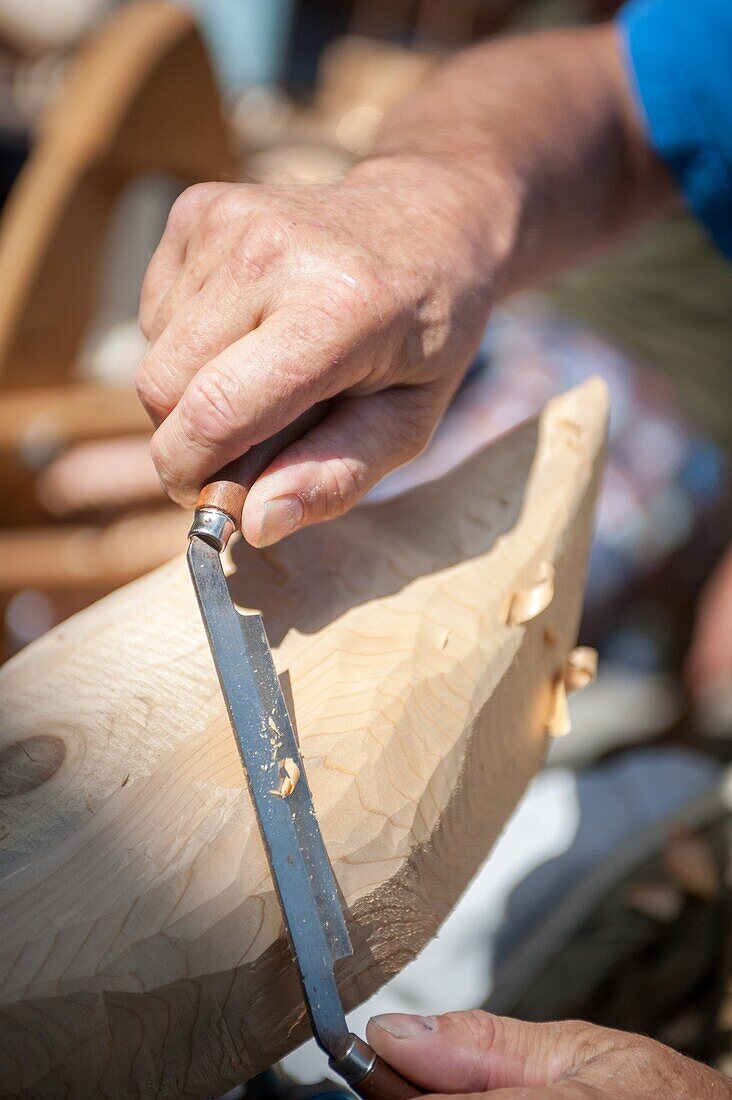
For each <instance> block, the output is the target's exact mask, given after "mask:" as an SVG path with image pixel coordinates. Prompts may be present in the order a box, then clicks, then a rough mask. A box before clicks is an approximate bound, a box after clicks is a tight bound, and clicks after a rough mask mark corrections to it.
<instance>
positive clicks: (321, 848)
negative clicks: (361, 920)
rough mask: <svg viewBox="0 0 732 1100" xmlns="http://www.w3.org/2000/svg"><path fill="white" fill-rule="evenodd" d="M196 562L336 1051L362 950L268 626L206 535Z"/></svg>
mask: <svg viewBox="0 0 732 1100" xmlns="http://www.w3.org/2000/svg"><path fill="white" fill-rule="evenodd" d="M188 567H189V569H190V572H191V577H192V578H193V586H194V588H195V591H196V596H197V598H198V604H199V607H200V609H201V615H202V617H203V622H204V626H205V628H206V633H207V635H208V640H209V643H210V646H211V651H212V653H213V657H214V663H215V665H216V671H217V673H218V677H219V682H220V684H221V690H222V692H223V695H224V699H225V701H226V707H227V710H228V712H229V718H230V720H231V725H232V729H233V732H234V737H235V740H236V743H237V746H238V749H239V755H240V756H241V760H242V763H243V765H244V770H245V773H246V777H247V781H248V786H249V790H250V793H251V796H252V801H253V803H254V808H255V810H256V814H257V819H258V822H259V827H260V830H261V832H262V836H263V839H264V844H265V849H266V851H267V856H268V859H269V863H270V868H271V871H272V878H273V880H274V884H275V887H276V889H277V894H278V897H279V901H280V907H281V909H282V914H283V917H284V921H285V926H286V928H287V932H288V935H289V938H290V944H291V947H292V949H293V953H294V955H295V961H296V963H297V965H298V968H299V970H300V977H301V980H302V983H303V986H304V989H305V994H306V1002H307V1005H308V1011H309V1013H310V1017H311V1021H312V1024H313V1030H314V1031H315V1033H316V1037H317V1038H318V1039H319V1040H320V1041H321V1042H322V1043H323V1044H324V1045H325V1046H326V1048H327V1049H331V1050H332V1048H333V1047H334V1046H337V1045H338V1043H339V1041H340V1039H341V1038H342V1036H343V1035H344V1034H345V1033H346V1031H347V1029H346V1025H345V1017H344V1014H343V1008H342V1005H341V1002H340V998H339V996H338V990H337V987H336V984H335V979H334V977H333V964H334V963H335V961H336V959H340V958H343V957H344V956H346V955H350V954H352V947H351V941H350V938H349V935H348V929H347V928H346V921H345V916H344V914H343V908H342V905H341V901H340V896H339V894H338V887H337V884H336V881H335V876H334V874H333V869H332V867H331V865H330V860H329V859H328V853H327V851H326V848H325V843H324V841H323V836H322V833H321V831H320V826H319V824H318V820H317V818H316V816H315V809H314V807H313V799H312V794H311V792H310V787H309V785H308V780H307V775H306V773H305V768H304V767H303V763H302V758H301V756H300V750H299V747H298V744H297V741H296V739H295V735H294V732H293V729H292V723H291V721H290V716H289V714H288V711H287V706H286V703H285V699H284V696H283V694H282V689H281V687H280V683H279V679H278V677H277V671H276V669H275V666H274V661H273V658H272V652H271V650H270V647H269V643H268V641H267V636H266V634H265V630H264V623H263V622H262V617H261V615H241V614H240V613H239V612H238V611H237V610H236V608H235V607H234V604H233V603H232V600H231V596H230V595H229V589H228V586H227V583H226V578H225V576H224V571H223V568H222V565H221V559H220V557H219V554H218V552H217V551H216V550H215V549H214V548H213V547H212V546H209V545H208V544H207V543H206V542H204V541H203V540H202V539H199V538H196V537H194V538H192V539H191V540H190V543H189V547H188ZM286 757H290V758H291V759H293V760H294V761H295V762H296V764H297V765H298V767H299V768H300V778H299V781H298V783H297V784H296V786H295V789H294V791H293V792H292V794H291V795H290V796H289V797H288V798H278V797H277V796H276V795H273V794H272V793H271V792H272V791H273V790H278V789H279V787H280V785H281V779H280V764H279V763H278V762H279V761H282V760H283V759H285V758H286Z"/></svg>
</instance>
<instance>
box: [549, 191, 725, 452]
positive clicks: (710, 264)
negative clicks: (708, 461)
mask: <svg viewBox="0 0 732 1100" xmlns="http://www.w3.org/2000/svg"><path fill="white" fill-rule="evenodd" d="M552 297H553V299H554V300H555V301H556V302H557V303H558V304H559V305H560V306H561V307H562V308H563V309H565V310H566V311H568V312H570V313H571V314H573V315H574V316H575V317H577V318H579V319H581V320H583V321H585V322H586V323H587V324H588V325H590V326H591V327H592V328H593V329H595V330H596V331H598V332H600V333H602V334H603V335H605V336H607V337H609V338H610V339H611V340H613V341H614V342H616V343H618V344H620V345H621V346H623V347H625V348H627V349H628V350H629V351H631V352H633V353H634V354H635V355H637V356H638V357H640V359H642V360H644V361H645V362H647V363H649V364H652V365H653V366H656V367H660V368H662V369H663V370H665V371H667V372H668V373H669V374H670V375H671V376H672V377H673V378H674V380H675V382H676V383H677V386H678V388H679V389H680V390H681V392H682V394H683V395H684V396H685V397H686V399H687V400H688V404H689V411H690V412H691V413H692V415H693V416H695V418H696V420H697V422H698V423H699V426H700V427H702V428H703V429H705V430H707V431H708V432H710V433H711V434H712V435H713V436H714V437H715V438H716V439H717V440H718V441H719V442H720V443H721V444H722V445H723V446H724V447H726V448H727V449H728V450H730V451H732V264H730V263H729V262H728V261H727V260H726V259H725V258H724V256H722V254H721V253H720V252H718V251H717V250H716V248H715V247H714V245H712V244H711V242H710V241H709V239H708V238H707V236H706V235H705V233H704V231H703V230H702V229H701V228H700V227H699V226H698V225H697V223H696V222H695V221H694V220H693V219H692V218H691V217H689V216H688V215H686V214H682V213H679V214H677V215H674V216H671V217H668V218H664V219H663V220H661V221H658V222H656V223H654V225H653V226H650V227H647V228H646V229H644V230H643V231H641V232H640V233H639V234H638V235H637V236H636V237H634V238H633V239H632V240H631V241H629V242H628V243H626V244H625V245H624V246H623V247H622V248H621V249H619V250H618V251H616V252H615V253H613V254H611V255H609V256H606V257H603V258H602V259H601V260H598V261H597V262H595V263H594V264H592V265H590V266H588V267H585V268H583V269H581V270H578V271H576V272H574V273H573V274H571V275H570V276H568V277H567V278H565V279H563V280H562V282H561V284H560V285H558V286H557V287H556V288H555V289H554V290H553V293H552Z"/></svg>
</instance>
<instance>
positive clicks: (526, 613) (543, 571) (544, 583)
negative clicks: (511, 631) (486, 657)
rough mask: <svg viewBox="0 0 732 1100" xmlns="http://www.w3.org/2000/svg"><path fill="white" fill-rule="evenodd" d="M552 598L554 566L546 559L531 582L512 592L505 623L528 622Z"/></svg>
mask: <svg viewBox="0 0 732 1100" xmlns="http://www.w3.org/2000/svg"><path fill="white" fill-rule="evenodd" d="M553 598H554V566H553V565H551V563H550V562H548V561H543V562H541V564H540V566H539V570H538V575H537V578H536V580H535V581H534V582H533V584H531V585H529V587H528V588H522V589H521V590H520V591H518V592H514V593H513V594H512V596H511V599H510V601H509V604H508V610H507V612H506V618H505V621H506V624H507V625H508V626H521V625H522V624H523V623H528V622H530V621H531V619H535V618H536V616H537V615H540V614H541V613H542V611H544V610H546V608H547V607H548V606H549V604H550V603H551V602H552V599H553Z"/></svg>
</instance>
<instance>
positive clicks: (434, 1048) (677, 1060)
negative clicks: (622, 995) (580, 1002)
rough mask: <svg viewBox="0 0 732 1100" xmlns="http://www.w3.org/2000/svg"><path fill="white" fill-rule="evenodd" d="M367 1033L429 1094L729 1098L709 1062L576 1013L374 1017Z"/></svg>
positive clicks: (528, 1098)
mask: <svg viewBox="0 0 732 1100" xmlns="http://www.w3.org/2000/svg"><path fill="white" fill-rule="evenodd" d="M367 1038H368V1041H369V1043H370V1044H371V1045H372V1046H373V1048H374V1049H375V1050H376V1051H377V1052H378V1053H379V1054H380V1055H381V1056H382V1057H383V1058H384V1059H385V1060H386V1061H388V1062H389V1063H390V1064H391V1065H393V1066H395V1067H396V1068H397V1069H398V1070H399V1071H400V1072H401V1073H402V1074H403V1075H404V1076H405V1077H407V1078H409V1079H410V1080H412V1081H414V1083H415V1084H418V1085H420V1086H421V1087H422V1088H425V1089H427V1090H429V1091H430V1092H431V1093H433V1094H437V1095H440V1094H449V1095H455V1094H456V1093H458V1094H462V1095H465V1094H471V1095H473V1096H480V1095H484V1094H485V1095H488V1096H490V1097H491V1100H498V1098H500V1100H672V1098H673V1100H702V1097H703V1098H704V1100H729V1098H730V1096H732V1084H731V1083H730V1082H729V1080H728V1079H727V1078H726V1077H723V1076H722V1075H721V1074H720V1073H717V1072H716V1071H715V1070H712V1069H709V1068H708V1067H707V1066H702V1065H700V1064H699V1063H697V1062H692V1061H691V1060H690V1059H688V1058H682V1056H681V1055H680V1054H677V1053H676V1052H675V1051H673V1050H670V1049H669V1047H665V1046H662V1045H661V1043H656V1042H653V1040H651V1039H645V1038H643V1037H642V1036H639V1035H628V1034H627V1033H626V1032H623V1031H611V1030H609V1029H608V1028H603V1027H594V1026H593V1025H592V1024H585V1023H580V1022H578V1021H574V1020H572V1021H566V1022H562V1023H550V1024H527V1023H523V1022H522V1021H520V1020H511V1019H507V1018H504V1017H501V1016H492V1015H491V1014H489V1013H487V1012H452V1013H447V1014H446V1015H444V1016H427V1017H422V1016H407V1015H403V1014H401V1013H392V1014H389V1015H386V1016H377V1017H375V1018H374V1019H373V1020H372V1021H371V1022H370V1023H369V1026H368V1030H367Z"/></svg>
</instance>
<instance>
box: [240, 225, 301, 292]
mask: <svg viewBox="0 0 732 1100" xmlns="http://www.w3.org/2000/svg"><path fill="white" fill-rule="evenodd" d="M289 245H290V238H289V235H288V234H287V232H286V230H285V227H284V226H283V225H282V224H281V223H280V222H278V221H277V220H276V219H273V218H272V217H271V216H270V215H267V214H262V215H260V216H259V218H258V219H257V220H256V221H255V222H254V224H253V225H251V226H248V227H247V228H246V229H245V230H244V231H243V232H242V233H241V234H240V235H239V237H238V239H237V240H236V242H235V243H234V245H233V247H232V249H231V258H230V265H231V272H232V275H233V276H234V277H235V278H236V279H241V278H246V279H249V278H251V277H252V276H253V275H254V276H257V275H262V274H264V272H265V271H266V270H267V269H268V268H269V267H270V266H271V265H272V264H273V263H274V262H275V261H276V260H278V259H280V258H281V257H282V256H284V255H285V253H286V252H287V251H288V248H289Z"/></svg>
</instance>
